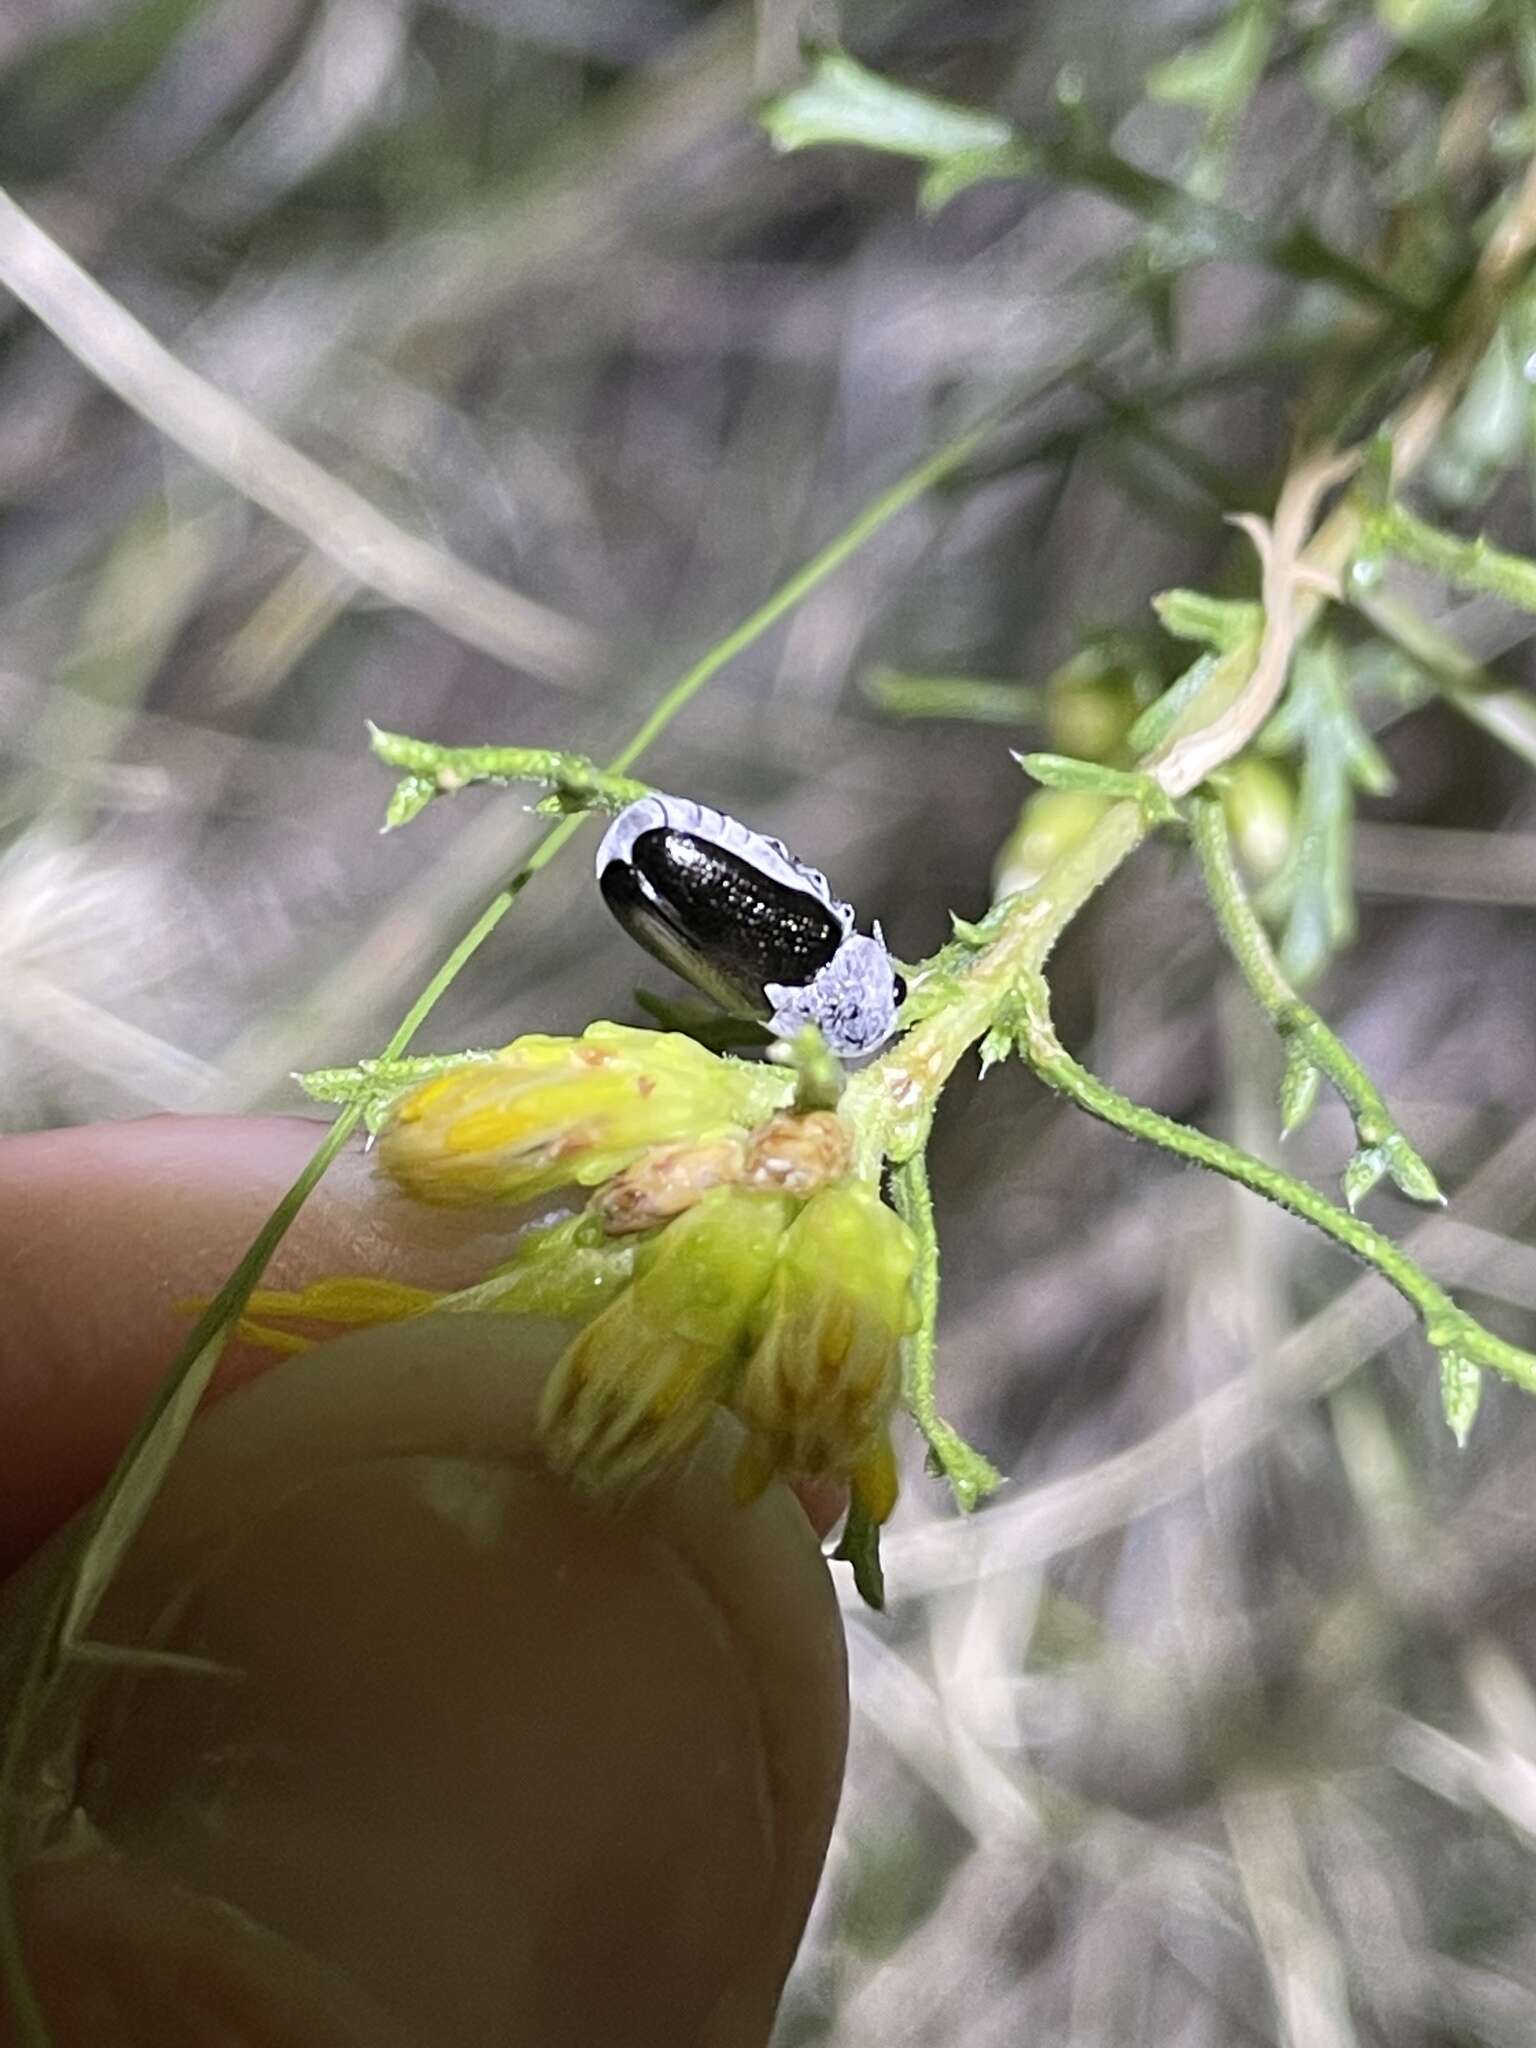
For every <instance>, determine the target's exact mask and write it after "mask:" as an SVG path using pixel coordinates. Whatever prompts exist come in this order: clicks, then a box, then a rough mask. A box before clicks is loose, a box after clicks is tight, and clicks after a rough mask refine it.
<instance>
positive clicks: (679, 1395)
mask: <svg viewBox="0 0 1536 2048" xmlns="http://www.w3.org/2000/svg"><path fill="white" fill-rule="evenodd" d="M793 1214H794V1203H793V1201H792V1200H791V1199H790V1198H789V1197H788V1196H785V1195H773V1194H761V1193H757V1192H753V1191H750V1190H748V1189H744V1188H731V1187H727V1188H716V1189H714V1190H713V1191H712V1192H711V1193H709V1194H707V1195H705V1197H704V1199H703V1200H702V1201H701V1202H699V1203H697V1204H696V1205H695V1206H694V1207H693V1208H691V1209H689V1210H688V1211H687V1212H686V1213H685V1214H684V1215H682V1216H679V1217H678V1218H677V1220H676V1221H675V1222H673V1223H671V1224H669V1225H668V1226H667V1228H666V1229H665V1230H663V1231H661V1232H660V1233H659V1235H658V1236H656V1237H655V1238H653V1239H652V1240H651V1241H650V1242H649V1243H648V1244H647V1245H645V1246H644V1248H643V1249H642V1250H641V1252H640V1254H639V1256H638V1257H637V1259H636V1262H635V1277H634V1279H633V1281H632V1282H631V1283H630V1285H629V1286H628V1287H626V1288H625V1289H624V1290H623V1292H622V1293H621V1294H619V1295H618V1296H617V1297H616V1298H615V1299H614V1300H613V1301H612V1302H611V1303H610V1304H609V1306H608V1307H607V1308H605V1309H604V1310H603V1312H602V1314H601V1315H599V1316H597V1317H596V1318H595V1320H594V1321H592V1322H591V1323H589V1324H588V1325H587V1327H586V1329H585V1330H583V1331H582V1332H581V1334H580V1335H579V1336H578V1337H576V1338H575V1339H574V1340H573V1342H572V1343H571V1344H570V1346H569V1347H568V1348H567V1350H566V1351H565V1353H564V1355H563V1356H562V1358H561V1360H560V1362H559V1364H558V1365H557V1366H556V1367H555V1370H554V1373H553V1375H552V1376H551V1378H550V1380H549V1383H548V1385H547V1386H546V1387H545V1390H544V1395H543V1400H542V1403H541V1406H540V1411H539V1426H540V1430H541V1432H542V1435H543V1439H544V1444H545V1448H546V1451H547V1454H548V1456H549V1459H550V1462H551V1464H552V1465H554V1467H555V1468H556V1470H558V1471H565V1472H569V1473H571V1474H572V1476H573V1477H575V1478H576V1479H577V1480H579V1481H581V1482H583V1483H585V1484H587V1485H590V1486H594V1487H598V1486H605V1485H611V1484H623V1483H624V1482H626V1481H629V1480H632V1479H636V1478H638V1477H639V1476H640V1475H641V1474H642V1473H644V1472H646V1471H647V1470H649V1469H650V1467H651V1466H653V1465H654V1464H656V1463H657V1462H658V1461H659V1460H661V1459H664V1458H668V1457H671V1456H674V1455H676V1453H678V1452H679V1451H683V1450H686V1449H687V1448H688V1446H689V1445H690V1444H691V1443H692V1442H693V1441H694V1439H695V1438H696V1437H697V1436H698V1435H699V1433H700V1432H701V1431H702V1430H703V1428H704V1426H705V1424H706V1422H707V1421H708V1420H709V1415H710V1410H711V1407H712V1405H713V1404H714V1403H715V1402H716V1401H717V1400H720V1399H722V1398H724V1397H725V1395H726V1393H727V1392H728V1390H729V1385H730V1381H731V1376H732V1374H733V1373H734V1371H735V1370H736V1368H737V1366H738V1364H739V1362H740V1359H741V1355H742V1352H743V1350H744V1348H745V1346H746V1343H747V1341H748V1336H749V1331H750V1327H751V1319H752V1315H753V1312H754V1310H755V1309H756V1308H757V1306H758V1304H759V1303H760V1302H761V1300H762V1299H763V1296H764V1293H765V1291H766V1289H767V1287H768V1285H769V1280H770V1277H771V1276H772V1274H773V1270H774V1257H775V1253H776V1252H777V1250H778V1247H779V1243H780V1240H781V1238H782V1237H783V1235H784V1231H785V1228H786V1226H787V1225H788V1223H789V1220H790V1218H791V1216H792V1215H793Z"/></svg>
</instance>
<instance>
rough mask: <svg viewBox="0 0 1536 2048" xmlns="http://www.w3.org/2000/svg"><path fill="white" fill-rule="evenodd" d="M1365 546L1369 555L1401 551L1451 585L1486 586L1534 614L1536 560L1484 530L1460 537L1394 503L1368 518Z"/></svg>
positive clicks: (1464, 587)
mask: <svg viewBox="0 0 1536 2048" xmlns="http://www.w3.org/2000/svg"><path fill="white" fill-rule="evenodd" d="M1365 545H1366V550H1367V552H1368V554H1369V553H1374V552H1381V553H1384V554H1393V555H1398V556H1400V557H1401V558H1402V559H1403V560H1404V561H1405V562H1415V563H1417V564H1418V566H1419V567H1420V568H1421V569H1432V570H1433V571H1434V573H1435V574H1436V575H1437V576H1443V577H1444V578H1445V580H1446V582H1447V583H1457V584H1460V585H1461V587H1462V588H1463V589H1464V590H1486V591H1487V592H1488V593H1489V594H1490V595H1491V596H1493V597H1501V598H1503V600H1504V602H1505V603H1506V604H1512V605H1516V606H1518V608H1519V609H1520V610H1521V611H1525V612H1536V562H1531V561H1528V560H1527V559H1526V558H1525V556H1524V555H1512V554H1510V553H1509V552H1508V550H1507V549H1505V548H1499V547H1495V546H1494V544H1493V542H1492V541H1490V540H1485V539H1484V538H1483V536H1482V535H1481V534H1479V535H1478V537H1477V539H1476V540H1459V539H1457V537H1456V536H1455V534H1451V533H1442V532H1441V531H1440V529H1439V528H1438V527H1435V526H1431V525H1429V524H1428V522H1427V521H1425V520H1423V519H1420V518H1419V517H1418V516H1417V515H1416V514H1415V513H1412V512H1410V511H1409V510H1408V508H1407V506H1406V505H1402V504H1399V503H1397V502H1396V501H1394V502H1393V503H1392V504H1390V505H1385V506H1383V507H1382V508H1381V509H1380V510H1379V511H1377V512H1375V513H1373V514H1372V516H1371V517H1370V519H1369V521H1368V522H1367V526H1366V535H1365Z"/></svg>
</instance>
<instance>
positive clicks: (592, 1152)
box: [379, 1023, 794, 1202]
mask: <svg viewBox="0 0 1536 2048" xmlns="http://www.w3.org/2000/svg"><path fill="white" fill-rule="evenodd" d="M793 1089H794V1082H793V1079H792V1077H791V1076H789V1075H787V1074H785V1073H783V1072H782V1071H780V1070H779V1069H777V1068H773V1067H769V1066H766V1065H762V1066H753V1065H749V1064H748V1063H747V1062H745V1061H743V1060H730V1059H722V1058H721V1057H720V1056H719V1055H718V1054H717V1053H712V1052H708V1051H706V1050H705V1048H704V1047H703V1046H701V1045H697V1044H695V1042H694V1041H693V1040H692V1039H691V1038H685V1037H683V1036H682V1035H681V1033H679V1032H671V1031H636V1030H632V1029H630V1028H629V1027H628V1026H625V1025H622V1024H607V1023H602V1024H594V1025H592V1026H591V1027H590V1028H589V1029H588V1030H587V1031H586V1032H585V1033H584V1034H583V1035H582V1036H581V1037H580V1038H547V1037H543V1036H539V1035H534V1036H530V1037H526V1038H518V1039H514V1041H513V1042H512V1044H511V1045H509V1046H507V1047H505V1048H504V1050H503V1051H501V1052H499V1053H497V1054H495V1055H494V1057H492V1058H490V1059H483V1060H474V1061H471V1062H468V1063H466V1064H465V1065H464V1066H462V1067H453V1068H450V1069H449V1070H448V1072H446V1073H444V1074H439V1075H436V1076H434V1077H433V1079H431V1080H429V1081H424V1082H422V1083H421V1084H420V1085H419V1086H418V1087H416V1088H413V1089H412V1090H411V1091H410V1092H409V1094H407V1095H405V1096H403V1097H402V1098H401V1099H400V1101H399V1102H398V1103H396V1105H395V1106H394V1110H393V1113H392V1115H391V1117H390V1120H389V1123H388V1125H387V1126H386V1128H385V1130H384V1133H383V1135H382V1137H381V1139H380V1141H379V1162H380V1164H381V1166H382V1167H383V1169H384V1171H385V1172H386V1173H388V1174H389V1175H390V1176H391V1177H392V1178H393V1179H394V1180H396V1181H398V1183H399V1184H400V1186H401V1187H402V1188H403V1189H404V1191H405V1192H406V1193H407V1194H409V1195H413V1196H415V1197H416V1198H417V1199H418V1200H419V1201H426V1202H483V1201H507V1202H518V1201H525V1200H527V1199H528V1198H530V1197H531V1196H534V1195H540V1194H544V1193H547V1192H548V1191H549V1190H550V1189H552V1188H558V1187H568V1186H570V1185H571V1184H572V1183H575V1184H577V1185H578V1186H581V1187H592V1186H595V1185H596V1184H597V1183H598V1182H600V1181H605V1180H608V1179H610V1178H611V1177H612V1176H613V1175H614V1174H616V1173H618V1172H619V1171H620V1170H621V1169H622V1168H624V1167H626V1166H628V1165H629V1164H630V1163H631V1161H632V1160H634V1159H636V1158H638V1157H639V1155H640V1154H641V1153H642V1152H644V1151H646V1150H648V1149H649V1148H650V1147H651V1146H653V1145H666V1144H670V1143H673V1142H675V1141H677V1140H679V1139H684V1138H703V1137H708V1136H712V1135H719V1134H722V1133H724V1132H725V1131H728V1130H731V1129H735V1128H741V1127H747V1126H751V1125H753V1124H757V1123H760V1122H761V1121H762V1120H763V1119H764V1118H765V1117H767V1116H770V1115H771V1114H772V1113H773V1111H774V1110H775V1109H778V1108H780V1107H781V1106H782V1105H783V1104H784V1103H785V1102H786V1101H787V1100H788V1099H789V1097H790V1095H791V1094H792V1093H793Z"/></svg>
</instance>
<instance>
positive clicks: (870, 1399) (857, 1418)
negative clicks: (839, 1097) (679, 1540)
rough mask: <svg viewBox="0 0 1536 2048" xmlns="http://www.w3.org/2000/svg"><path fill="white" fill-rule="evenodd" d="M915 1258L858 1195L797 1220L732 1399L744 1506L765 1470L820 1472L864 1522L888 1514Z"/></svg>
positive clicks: (872, 1200) (840, 1197)
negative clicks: (850, 1497)
mask: <svg viewBox="0 0 1536 2048" xmlns="http://www.w3.org/2000/svg"><path fill="white" fill-rule="evenodd" d="M916 1256H917V1248H916V1245H915V1244H914V1242H913V1238H912V1233H911V1232H910V1231H909V1230H908V1228H907V1226H906V1225H905V1224H904V1223H903V1222H902V1221H901V1219H900V1217H898V1216H896V1215H893V1214H892V1212H891V1211H890V1210H889V1209H887V1208H886V1206H885V1204H884V1203H883V1202H882V1201H881V1200H880V1198H879V1196H878V1195H877V1194H875V1193H874V1191H873V1190H872V1189H870V1188H867V1187H862V1186H859V1185H857V1184H852V1185H846V1186H842V1187H836V1188H828V1189H825V1190H824V1191H823V1192H822V1193H821V1194H819V1195H816V1196H813V1198H812V1199H811V1200H810V1201H809V1202H807V1203H806V1205H805V1207H804V1208H803V1209H802V1210H801V1212H800V1214H799V1215H798V1216H797V1217H796V1218H795V1221H794V1222H793V1223H792V1224H791V1225H790V1227H789V1229H788V1230H787V1231H786V1232H785V1234H784V1238H783V1241H782V1243H781V1244H780V1246H779V1252H778V1259H777V1262H776V1264H775V1266H774V1271H773V1278H772V1280H771V1282H770V1283H769V1286H768V1291H767V1294H766V1296H765V1297H764V1300H763V1303H762V1307H761V1310H760V1311H759V1316H758V1325H759V1330H760V1334H759V1336H758V1340H757V1344H756V1346H755V1348H754V1349H753V1352H752V1355H751V1357H750V1358H749V1359H748V1361H747V1364H746V1366H745V1368H744V1369H743V1371H742V1374H741V1377H740V1380H739V1381H738V1383H737V1385H736V1389H735V1392H734V1394H733V1395H732V1397H731V1402H730V1405H731V1407H732V1409H733V1410H734V1412H735V1413H736V1414H737V1415H739V1416H740V1418H741V1420H742V1421H743V1422H744V1423H745V1424H746V1425H747V1428H748V1429H749V1430H750V1431H751V1432H752V1435H751V1439H750V1441H749V1443H748V1445H747V1447H746V1449H745V1450H744V1451H743V1453H742V1458H741V1463H740V1465H739V1467H738V1471H737V1487H738V1491H739V1492H740V1493H741V1494H742V1496H743V1498H746V1499H750V1498H751V1497H752V1496H753V1495H754V1494H755V1493H757V1492H759V1491H761V1489H762V1487H763V1486H765V1485H766V1484H767V1482H768V1480H769V1479H770V1478H772V1477H773V1475H774V1474H775V1473H780V1472H787V1473H793V1474H796V1475H803V1476H805V1477H815V1476H823V1475H828V1476H832V1477H835V1478H843V1479H848V1480H850V1481H851V1482H852V1484H853V1486H854V1488H855V1490H856V1491H857V1492H858V1494H859V1496H860V1499H861V1502H862V1504H863V1506H864V1508H865V1509H866V1511H867V1512H868V1513H869V1515H870V1518H871V1519H872V1520H873V1521H876V1522H881V1521H884V1519H885V1517H886V1516H887V1515H888V1514H889V1513H890V1511H891V1508H892V1506H893V1505H894V1503H895V1498H896V1472H895V1463H894V1460H893V1459H892V1457H891V1452H890V1442H889V1438H888V1435H887V1429H888V1425H889V1423H890V1419H891V1415H892V1412H893V1410H894V1409H895V1406H896V1400H897V1396H898V1394H899V1392H900V1384H901V1371H900V1345H901V1339H902V1336H903V1335H904V1334H905V1332H906V1331H907V1330H909V1329H910V1328H911V1327H912V1319H913V1302H912V1293H911V1281H912V1269H913V1266H914V1263H915V1261H916Z"/></svg>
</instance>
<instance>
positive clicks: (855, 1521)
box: [832, 1501, 885, 1614]
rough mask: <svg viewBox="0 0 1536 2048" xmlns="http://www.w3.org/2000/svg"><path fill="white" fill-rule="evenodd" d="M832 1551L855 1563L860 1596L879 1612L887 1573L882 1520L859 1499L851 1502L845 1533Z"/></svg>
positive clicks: (835, 1555)
mask: <svg viewBox="0 0 1536 2048" xmlns="http://www.w3.org/2000/svg"><path fill="white" fill-rule="evenodd" d="M832 1555H833V1556H834V1557H835V1558H838V1559H840V1560H841V1562H842V1563H844V1564H851V1565H852V1566H853V1583H854V1585H855V1586H856V1587H857V1588H858V1592H859V1598H860V1599H861V1600H862V1601H863V1602H864V1605H865V1606H866V1607H872V1608H873V1609H874V1610H875V1612H876V1614H881V1613H883V1612H884V1610H885V1573H884V1571H883V1569H882V1568H881V1564H880V1524H879V1523H878V1522H872V1521H871V1520H870V1518H869V1516H868V1515H867V1514H866V1513H865V1511H864V1509H863V1508H862V1507H861V1506H860V1505H859V1503H858V1502H857V1501H854V1502H852V1503H851V1505H850V1506H849V1509H848V1514H847V1518H846V1519H845V1521H844V1523H843V1533H842V1537H841V1540H840V1541H839V1543H838V1546H837V1548H836V1550H834V1551H833V1553H832Z"/></svg>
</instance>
